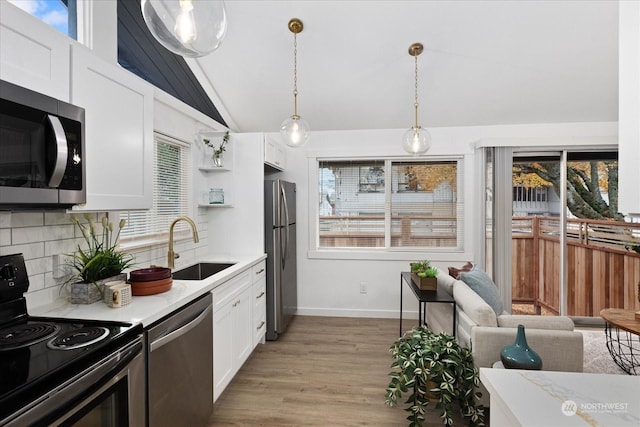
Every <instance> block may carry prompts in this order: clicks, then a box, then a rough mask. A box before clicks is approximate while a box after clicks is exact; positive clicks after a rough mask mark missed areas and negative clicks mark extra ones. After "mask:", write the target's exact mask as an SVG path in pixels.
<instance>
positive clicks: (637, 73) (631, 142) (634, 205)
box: [618, 1, 640, 215]
mask: <svg viewBox="0 0 640 427" xmlns="http://www.w3.org/2000/svg"><path fill="white" fill-rule="evenodd" d="M619 13H620V26H619V31H620V37H619V42H620V46H619V58H620V59H619V61H620V64H619V67H618V69H619V79H618V81H619V83H618V87H619V97H618V102H619V108H618V138H619V142H618V168H619V179H618V183H619V184H618V185H619V188H618V206H619V209H620V211H621V212H624V213H626V214H635V215H640V187H639V186H638V165H639V164H640V3H639V2H631V1H629V2H620V12H619Z"/></svg>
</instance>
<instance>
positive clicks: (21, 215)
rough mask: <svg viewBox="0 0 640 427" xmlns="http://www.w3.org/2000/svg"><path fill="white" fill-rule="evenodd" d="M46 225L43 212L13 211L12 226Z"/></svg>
mask: <svg viewBox="0 0 640 427" xmlns="http://www.w3.org/2000/svg"><path fill="white" fill-rule="evenodd" d="M42 225H44V213H43V212H13V213H12V215H11V227H13V228H17V227H37V226H42Z"/></svg>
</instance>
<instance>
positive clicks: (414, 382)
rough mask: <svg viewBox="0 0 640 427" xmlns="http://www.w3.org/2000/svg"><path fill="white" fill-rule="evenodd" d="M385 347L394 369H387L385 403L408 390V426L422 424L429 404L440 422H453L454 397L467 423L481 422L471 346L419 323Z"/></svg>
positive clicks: (395, 403) (476, 373)
mask: <svg viewBox="0 0 640 427" xmlns="http://www.w3.org/2000/svg"><path fill="white" fill-rule="evenodd" d="M389 351H390V352H391V358H392V359H393V362H392V364H391V368H392V369H394V370H393V371H392V372H390V373H389V375H390V376H391V381H390V382H389V385H388V386H387V390H386V395H385V397H386V403H387V404H388V405H390V406H395V405H397V403H398V399H400V398H401V397H402V394H403V393H408V399H407V401H406V403H407V404H408V405H409V407H408V408H406V409H405V410H406V411H408V412H409V416H408V417H407V420H409V427H418V426H422V423H423V422H424V421H425V413H426V412H427V410H428V409H429V408H428V407H429V405H435V408H436V409H437V410H438V411H440V418H441V419H442V423H443V424H446V425H451V424H453V418H452V416H453V414H454V401H455V400H457V401H458V406H459V408H460V410H461V412H462V416H463V417H464V418H465V419H466V420H467V421H468V422H469V425H472V426H483V425H484V422H485V414H484V407H483V406H482V405H480V404H478V399H479V397H480V393H479V392H477V391H476V389H477V387H478V385H479V384H480V379H479V377H478V370H477V368H476V367H475V366H474V364H473V358H472V356H471V350H469V349H468V348H466V347H462V346H460V344H458V342H457V341H456V339H455V338H454V337H452V336H451V335H449V334H446V333H444V332H443V333H440V334H436V333H434V332H433V331H432V330H431V329H429V328H428V327H426V326H419V327H415V328H413V329H411V330H410V331H407V332H406V333H405V334H404V336H402V337H401V338H399V339H398V340H397V341H396V342H394V343H393V345H392V346H391V347H390V349H389Z"/></svg>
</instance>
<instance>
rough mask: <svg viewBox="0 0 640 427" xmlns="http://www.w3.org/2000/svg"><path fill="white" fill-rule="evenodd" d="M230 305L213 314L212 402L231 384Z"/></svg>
mask: <svg viewBox="0 0 640 427" xmlns="http://www.w3.org/2000/svg"><path fill="white" fill-rule="evenodd" d="M232 321H233V320H232V304H227V305H225V306H223V307H221V308H220V309H218V310H217V311H216V312H215V313H213V401H214V402H215V401H216V400H217V399H218V397H219V396H220V394H222V391H223V390H224V389H225V387H226V386H227V385H228V384H229V383H230V382H231V379H232V378H233V375H234V374H235V371H234V370H233V359H234V356H233V353H232V351H231V349H232V344H233V333H232V327H231V325H232Z"/></svg>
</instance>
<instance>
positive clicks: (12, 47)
mask: <svg viewBox="0 0 640 427" xmlns="http://www.w3.org/2000/svg"><path fill="white" fill-rule="evenodd" d="M71 43H72V40H71V39H70V38H69V37H67V36H66V35H64V34H62V33H61V32H59V31H58V30H55V29H54V28H52V27H51V26H49V25H47V24H45V23H44V22H42V21H41V20H39V19H38V18H36V17H34V16H31V15H30V14H28V13H27V12H24V11H23V10H20V9H19V8H18V7H16V6H14V5H13V4H11V3H9V2H7V1H1V2H0V79H2V80H6V81H9V82H11V83H14V84H16V85H18V86H23V87H26V88H28V89H31V90H34V91H36V92H40V93H44V94H45V95H49V96H51V97H53V98H57V99H60V100H62V101H66V102H69V46H70V45H71Z"/></svg>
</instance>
